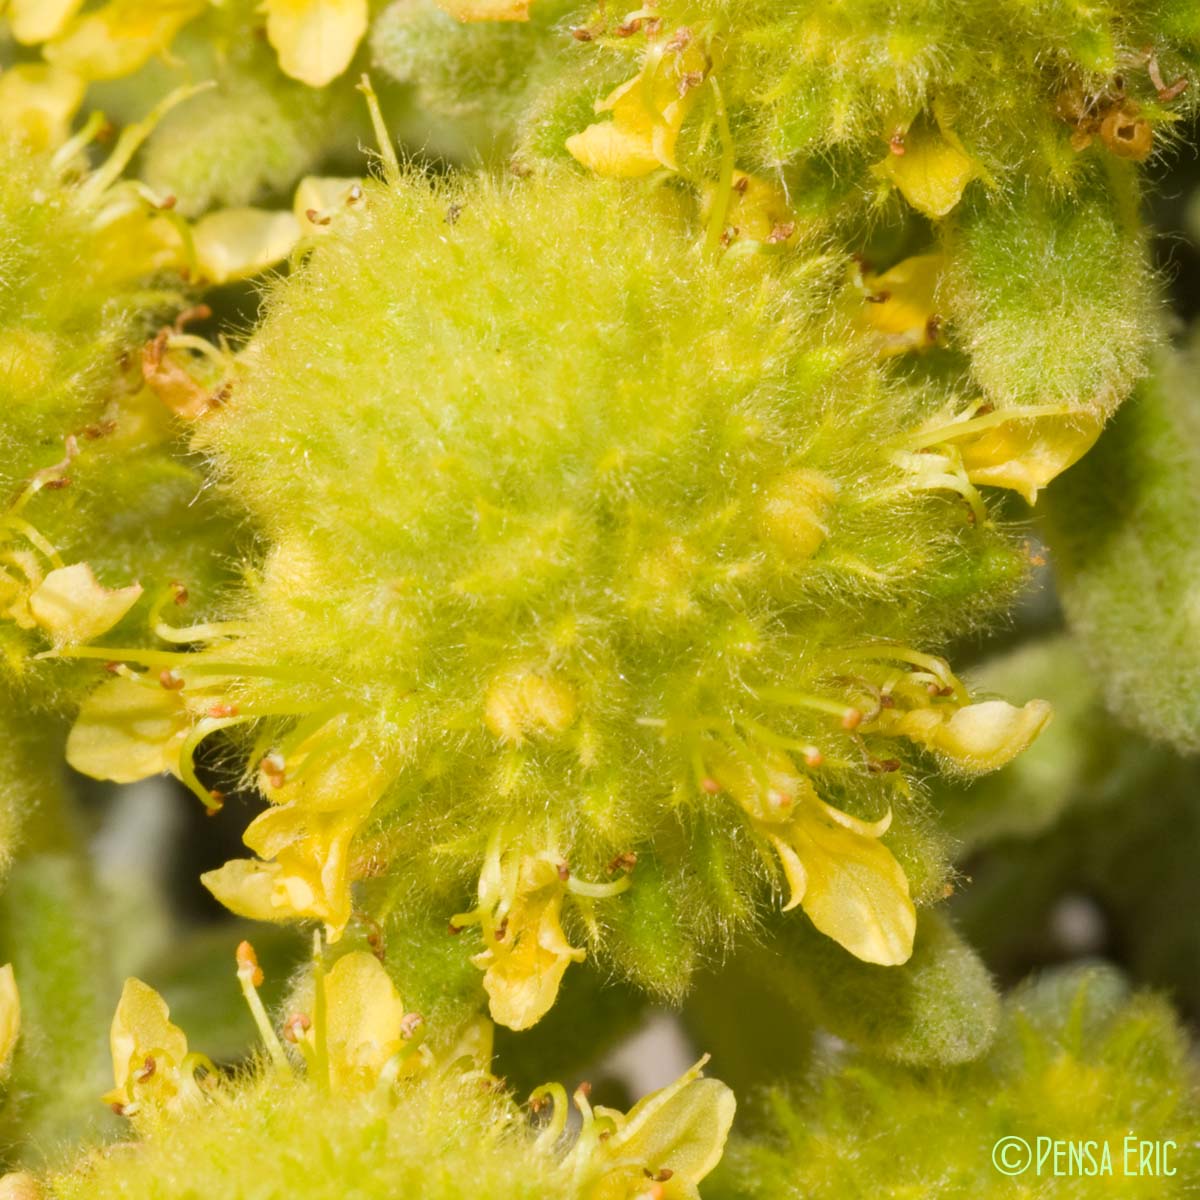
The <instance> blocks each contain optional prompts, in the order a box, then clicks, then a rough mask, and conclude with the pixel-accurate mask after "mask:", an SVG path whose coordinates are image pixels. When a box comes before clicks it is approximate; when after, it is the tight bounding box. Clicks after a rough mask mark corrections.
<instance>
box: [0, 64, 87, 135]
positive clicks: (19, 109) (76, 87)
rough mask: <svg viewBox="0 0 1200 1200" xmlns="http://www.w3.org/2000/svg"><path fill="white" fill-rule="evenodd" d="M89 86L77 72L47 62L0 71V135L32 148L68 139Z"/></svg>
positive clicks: (21, 65)
mask: <svg viewBox="0 0 1200 1200" xmlns="http://www.w3.org/2000/svg"><path fill="white" fill-rule="evenodd" d="M86 89H87V84H85V83H84V81H83V80H82V79H80V78H79V76H78V75H74V74H72V73H71V72H70V71H64V70H62V69H61V68H59V67H55V66H51V65H50V64H48V63H21V64H19V65H18V66H15V67H10V68H9V69H8V70H7V71H5V72H4V73H3V74H2V75H0V136H3V137H6V138H11V139H12V140H14V141H19V142H22V143H23V144H24V145H25V146H26V147H28V148H29V149H30V150H34V151H40V150H54V149H56V148H57V147H58V146H60V145H62V143H63V142H65V141H66V139H67V135H68V134H69V133H70V131H71V118H72V117H74V116H75V113H76V112H77V111H78V110H79V106H80V104H82V103H83V94H84V92H85V91H86Z"/></svg>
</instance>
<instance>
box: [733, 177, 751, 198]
mask: <svg viewBox="0 0 1200 1200" xmlns="http://www.w3.org/2000/svg"><path fill="white" fill-rule="evenodd" d="M749 187H750V176H749V175H741V176H739V177H738V178H737V179H735V180H734V182H733V190H734V191H735V192H737V194H738V195H739V196H744V195H745V194H746V192H747V191H748V190H749Z"/></svg>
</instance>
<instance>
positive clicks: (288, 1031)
mask: <svg viewBox="0 0 1200 1200" xmlns="http://www.w3.org/2000/svg"><path fill="white" fill-rule="evenodd" d="M311 1028H312V1021H310V1020H309V1019H308V1017H307V1016H306V1015H305V1014H304V1013H292V1015H291V1016H290V1017H288V1019H287V1020H286V1021H284V1023H283V1036H284V1037H285V1038H286V1039H287V1040H288V1041H289V1042H291V1043H292V1045H293V1046H295V1045H297V1044H298V1043H299V1041H300V1038H301V1037H302V1036H303V1035H304V1034H305V1033H307V1032H308V1030H310V1029H311Z"/></svg>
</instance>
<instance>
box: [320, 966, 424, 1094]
mask: <svg viewBox="0 0 1200 1200" xmlns="http://www.w3.org/2000/svg"><path fill="white" fill-rule="evenodd" d="M325 1001H326V1010H325V1012H326V1017H325V1019H326V1027H327V1029H328V1034H327V1037H328V1046H329V1062H330V1069H331V1074H332V1077H333V1082H334V1084H335V1085H336V1086H337V1087H339V1088H341V1089H342V1090H343V1091H363V1090H367V1089H369V1088H371V1087H373V1086H374V1085H375V1082H376V1080H377V1079H378V1078H379V1073H380V1071H382V1070H383V1068H384V1066H385V1065H386V1064H387V1061H388V1060H389V1059H390V1058H392V1057H393V1056H394V1055H396V1054H398V1053H399V1052H400V1050H401V1049H402V1048H403V1046H404V1040H405V1039H404V1032H403V1030H404V1003H403V1001H402V1000H401V999H400V994H399V993H398V992H397V991H396V986H395V984H393V983H392V979H391V976H390V975H388V973H387V971H385V970H384V968H383V964H382V963H380V961H379V959H377V958H376V957H375V955H373V954H368V953H366V952H365V951H361V950H358V951H355V952H354V953H352V954H347V955H346V956H345V957H344V958H339V959H338V961H337V962H336V963H335V964H334V966H333V969H332V970H331V971H330V972H329V974H328V975H327V976H326V977H325Z"/></svg>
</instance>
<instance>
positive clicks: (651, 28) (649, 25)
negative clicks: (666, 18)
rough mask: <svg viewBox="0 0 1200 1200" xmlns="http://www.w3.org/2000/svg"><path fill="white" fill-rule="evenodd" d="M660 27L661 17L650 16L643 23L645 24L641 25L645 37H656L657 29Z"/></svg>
mask: <svg viewBox="0 0 1200 1200" xmlns="http://www.w3.org/2000/svg"><path fill="white" fill-rule="evenodd" d="M661 28H662V18H661V17H651V18H650V19H649V20H648V21H647V22H646V23H645V25H643V26H642V29H643V30H644V31H645V34H646V36H647V37H657V36H658V31H659V30H660V29H661Z"/></svg>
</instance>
